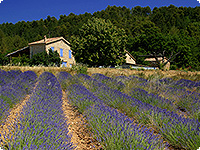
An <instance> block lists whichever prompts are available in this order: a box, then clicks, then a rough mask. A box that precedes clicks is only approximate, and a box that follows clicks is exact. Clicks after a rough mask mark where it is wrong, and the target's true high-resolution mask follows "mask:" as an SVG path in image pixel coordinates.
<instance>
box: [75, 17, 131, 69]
mask: <svg viewBox="0 0 200 150" xmlns="http://www.w3.org/2000/svg"><path fill="white" fill-rule="evenodd" d="M126 43H127V36H126V33H125V30H124V29H120V28H117V27H116V26H114V25H113V24H112V23H111V21H110V20H104V19H101V18H99V19H98V18H92V19H89V20H88V22H87V23H85V24H83V26H82V27H81V28H80V30H79V36H74V37H73V39H72V42H71V44H72V50H73V52H74V56H75V59H76V61H77V62H82V63H85V64H88V65H89V66H114V65H121V64H122V63H124V62H125V46H126Z"/></svg>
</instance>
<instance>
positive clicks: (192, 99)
mask: <svg viewBox="0 0 200 150" xmlns="http://www.w3.org/2000/svg"><path fill="white" fill-rule="evenodd" d="M122 79H123V83H124V84H125V88H124V89H123V92H126V93H127V94H128V95H130V96H134V97H137V98H138V94H139V97H141V98H142V99H143V100H147V101H146V102H148V101H149V100H150V101H152V97H154V98H153V99H155V97H158V99H162V98H161V97H164V99H165V100H164V101H170V102H171V103H173V104H174V106H175V108H178V109H179V110H181V111H182V114H187V116H188V117H190V118H195V119H198V120H199V121H200V105H199V104H200V82H199V81H190V80H185V79H181V80H178V81H174V80H173V79H171V78H164V79H159V80H146V79H143V78H139V77H136V76H130V77H129V78H126V79H124V77H117V78H116V80H117V81H122ZM142 95H143V96H142ZM145 97H146V98H145ZM147 97H148V98H147ZM156 99H157V98H156ZM159 102H161V103H163V100H160V101H159ZM156 105H157V106H158V107H161V106H160V104H156ZM161 108H162V107H161ZM166 109H168V110H171V111H175V110H174V107H172V108H170V107H169V108H166Z"/></svg>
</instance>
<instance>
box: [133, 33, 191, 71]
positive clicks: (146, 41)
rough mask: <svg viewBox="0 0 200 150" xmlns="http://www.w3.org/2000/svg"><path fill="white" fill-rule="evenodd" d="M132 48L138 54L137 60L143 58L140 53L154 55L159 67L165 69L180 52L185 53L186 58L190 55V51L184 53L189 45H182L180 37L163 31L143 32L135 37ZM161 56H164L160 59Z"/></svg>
mask: <svg viewBox="0 0 200 150" xmlns="http://www.w3.org/2000/svg"><path fill="white" fill-rule="evenodd" d="M131 48H132V49H133V50H134V51H135V54H136V55H137V54H138V55H137V58H136V59H137V62H138V60H140V59H141V58H139V55H142V56H145V57H148V56H149V57H153V58H155V60H156V65H157V66H158V68H159V69H163V68H164V66H165V65H166V64H167V63H168V62H169V61H172V60H173V59H175V57H176V56H177V55H179V54H180V53H181V55H182V56H183V55H184V54H185V55H184V57H183V58H184V59H185V58H188V57H190V55H189V54H188V53H187V54H186V53H184V52H185V51H187V50H189V48H188V47H187V46H181V45H180V43H179V39H178V38H176V37H172V36H169V35H168V36H167V35H163V34H161V33H154V34H150V35H146V34H142V35H140V36H138V37H136V38H135V39H133V42H132V47H131ZM159 57H161V58H162V60H161V61H160V60H159V59H158V58H159ZM165 57H166V58H167V61H166V62H165V61H164V58H165ZM188 59H189V58H188ZM177 60H178V59H177ZM161 62H163V63H161ZM139 63H143V61H142V60H140V62H139ZM182 63H183V62H182Z"/></svg>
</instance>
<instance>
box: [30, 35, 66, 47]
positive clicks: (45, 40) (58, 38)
mask: <svg viewBox="0 0 200 150" xmlns="http://www.w3.org/2000/svg"><path fill="white" fill-rule="evenodd" d="M59 40H63V41H65V42H66V43H67V44H70V43H69V42H68V41H67V40H65V39H64V38H63V37H55V38H46V39H42V40H39V41H36V42H32V43H29V44H28V45H36V44H49V43H52V42H55V41H59Z"/></svg>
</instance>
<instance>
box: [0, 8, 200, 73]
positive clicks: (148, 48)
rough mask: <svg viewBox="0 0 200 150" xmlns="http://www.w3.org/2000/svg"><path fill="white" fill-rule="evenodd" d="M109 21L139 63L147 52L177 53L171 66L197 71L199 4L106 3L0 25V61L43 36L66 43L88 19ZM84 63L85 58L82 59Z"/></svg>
mask: <svg viewBox="0 0 200 150" xmlns="http://www.w3.org/2000/svg"><path fill="white" fill-rule="evenodd" d="M93 17H95V18H102V19H105V20H109V21H110V22H111V23H112V24H113V25H114V26H115V27H117V28H120V29H123V30H124V31H125V33H124V34H126V36H127V42H126V45H125V48H126V49H127V50H128V51H129V52H130V53H131V54H132V55H133V56H134V57H135V58H136V60H137V63H138V64H143V63H144V62H143V61H144V58H145V57H144V56H143V57H142V55H149V54H150V53H153V52H156V53H158V54H159V53H165V56H166V57H170V56H171V55H172V54H177V55H176V57H174V59H173V61H171V64H172V65H171V68H172V69H176V68H192V69H195V70H200V7H195V8H191V7H176V6H174V5H170V6H168V7H160V8H157V7H155V8H154V9H153V10H151V9H150V7H148V6H147V7H140V6H136V7H134V8H131V9H129V8H126V7H116V6H108V7H107V8H106V9H105V10H102V11H97V12H94V13H93V14H90V13H85V14H80V15H75V14H73V13H70V14H69V15H68V16H66V15H61V16H60V18H59V19H56V18H55V17H51V16H47V18H46V19H44V20H43V19H40V20H36V21H31V22H29V21H27V22H25V21H21V22H17V23H15V24H13V23H3V24H0V57H1V61H0V64H1V65H2V64H3V63H6V60H4V59H5V57H4V56H5V55H6V54H7V53H10V52H12V51H15V50H17V49H19V48H22V47H25V46H27V44H28V43H29V42H33V41H36V40H40V39H42V38H43V37H44V35H47V37H58V36H63V37H64V38H65V39H67V40H68V41H69V42H71V43H73V42H72V40H73V39H72V37H76V36H79V34H80V28H81V27H82V26H83V25H84V24H85V23H87V21H88V19H92V18H93ZM84 62H85V63H87V61H84Z"/></svg>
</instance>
